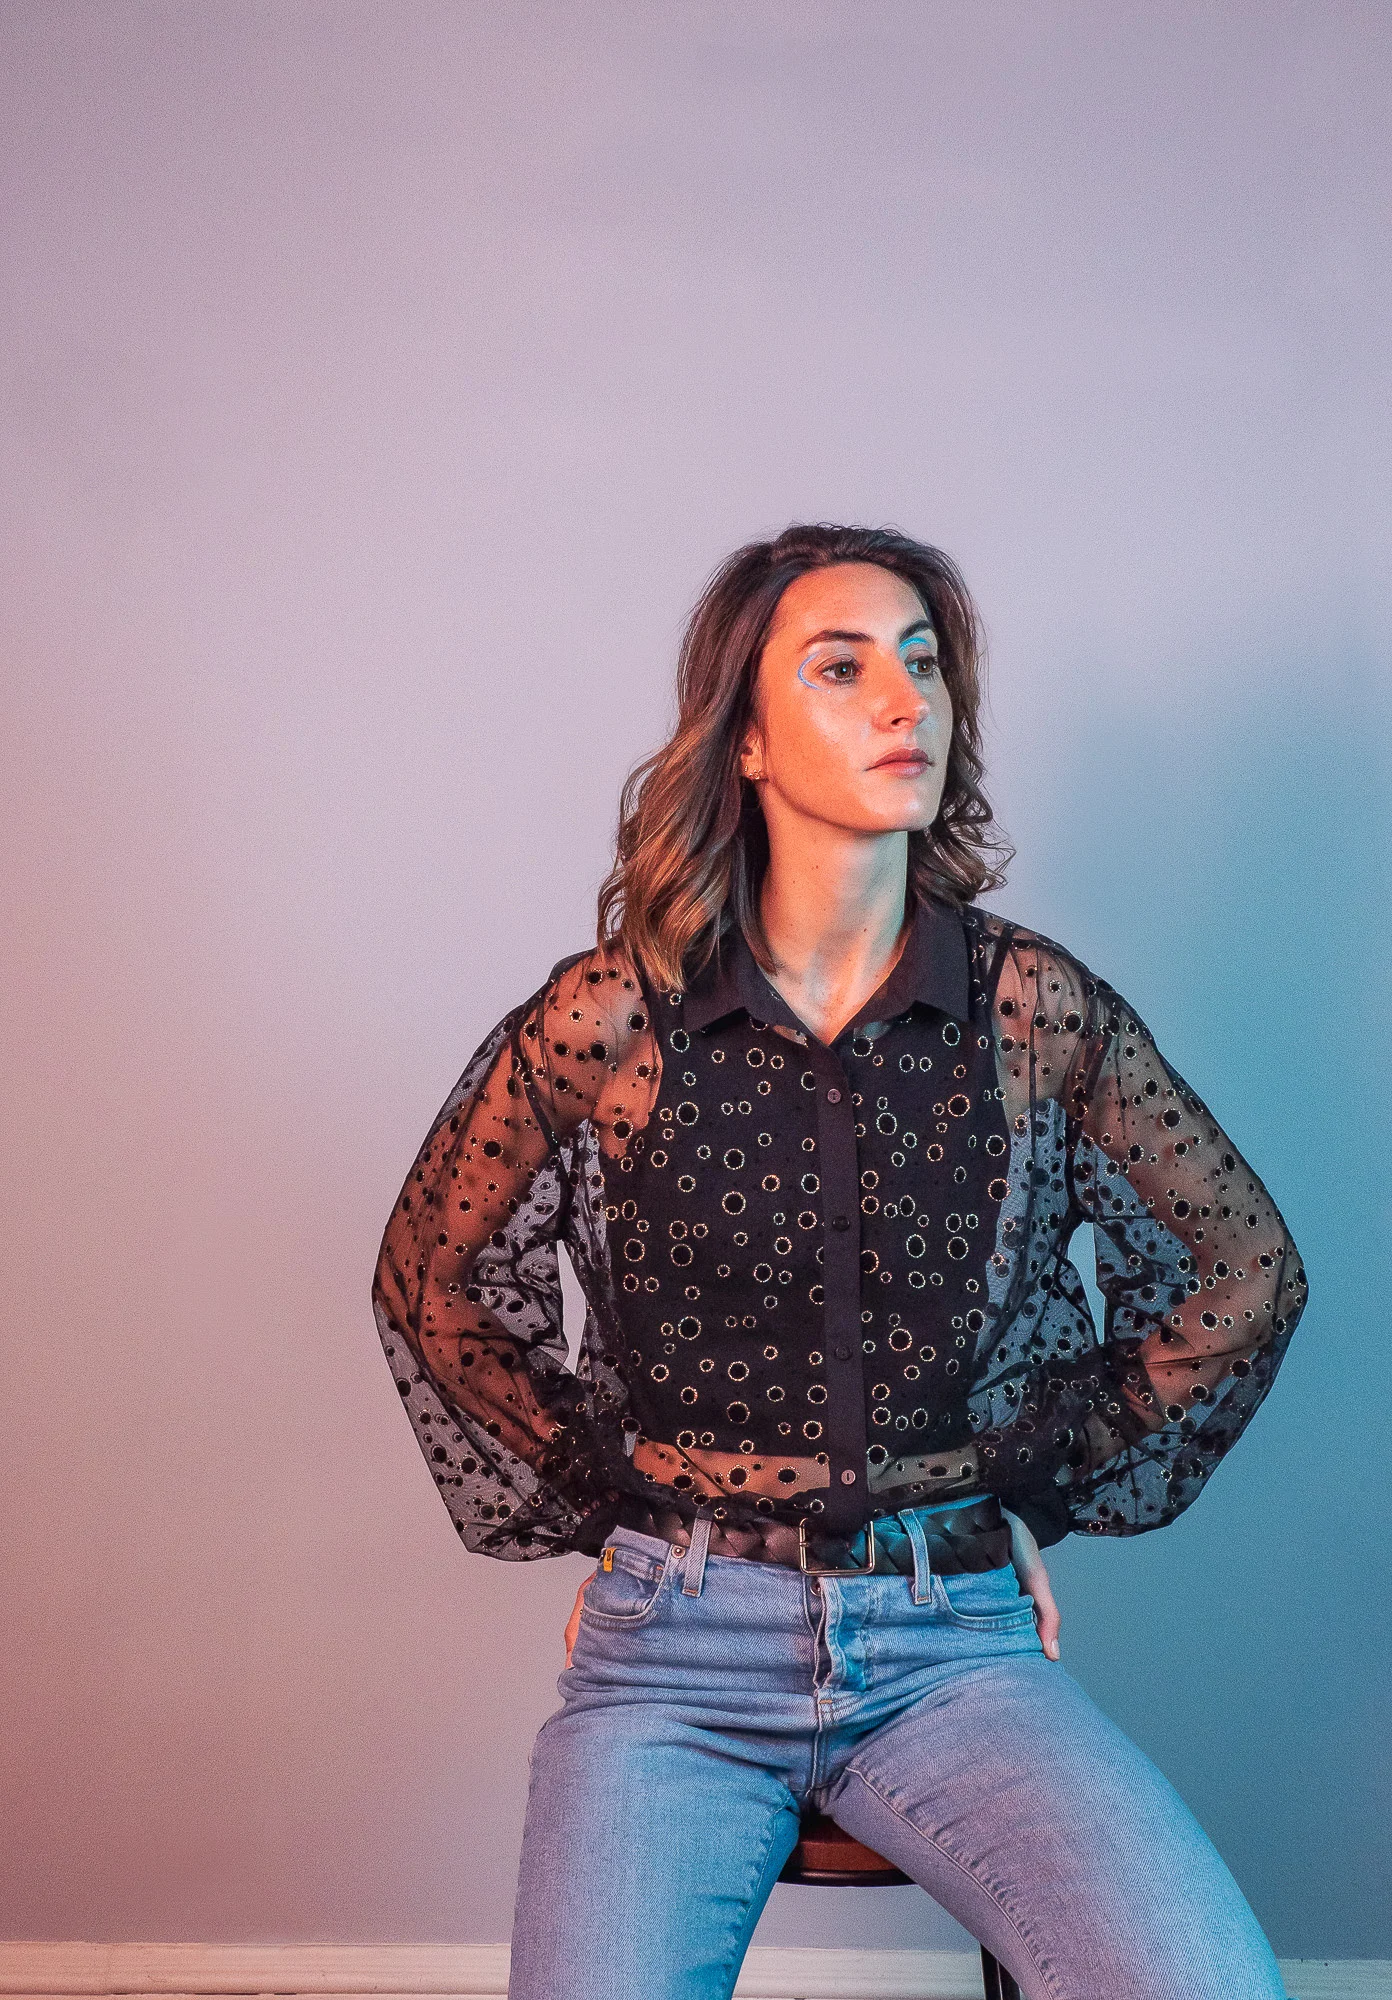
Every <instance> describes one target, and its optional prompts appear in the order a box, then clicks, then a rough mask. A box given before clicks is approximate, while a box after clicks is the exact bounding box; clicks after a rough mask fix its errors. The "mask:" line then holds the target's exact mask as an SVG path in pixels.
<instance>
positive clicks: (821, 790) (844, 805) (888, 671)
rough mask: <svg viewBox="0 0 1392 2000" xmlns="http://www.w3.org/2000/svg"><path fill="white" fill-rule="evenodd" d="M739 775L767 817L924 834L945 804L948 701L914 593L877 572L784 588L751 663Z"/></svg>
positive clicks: (848, 570)
mask: <svg viewBox="0 0 1392 2000" xmlns="http://www.w3.org/2000/svg"><path fill="white" fill-rule="evenodd" d="M755 713H756V716H757V721H756V723H755V724H754V726H753V727H752V728H751V731H750V734H749V737H748V738H747V740H746V743H745V745H744V747H743V750H742V752H741V758H740V770H741V772H742V773H743V775H744V776H745V777H747V778H752V779H754V780H755V781H756V782H757V783H758V785H759V796H760V799H761V801H762V803H763V807H764V813H765V817H768V816H769V815H770V812H771V811H772V812H775V813H778V814H779V816H781V817H787V816H790V815H791V816H793V817H799V818H809V819H814V820H819V821H822V822H824V823H826V824H829V825H833V826H839V827H844V828H846V829H848V830H849V831H852V832H856V833H871V834H873V833H901V832H912V831H914V830H916V829H921V828H926V827H930V826H931V825H932V824H933V821H934V820H935V819H936V818H937V816H938V808H939V806H940V805H941V803H942V794H943V784H944V781H945V779H946V776H947V753H948V748H949V745H950V743H951V740H952V699H951V696H950V695H949V694H948V691H947V688H946V686H945V685H944V682H943V678H942V671H941V668H940V667H939V664H938V640H937V634H936V633H935V632H934V630H933V625H932V621H931V619H930V618H929V616H928V613H927V610H926V609H925V607H924V604H923V601H922V599H921V598H920V597H919V595H918V593H917V591H915V590H914V589H913V588H912V586H911V585H909V584H907V583H905V582H904V580H903V578H902V577H898V576H895V575H894V574H893V572H892V571H890V570H887V569H881V568H880V567H879V566H878V564H875V563H839V564H837V565H836V566H835V567H833V568H830V569H815V570H809V571H808V572H807V573H806V574H805V575H804V576H800V577H798V578H797V579H796V580H795V581H794V582H793V583H790V584H789V585H788V588H787V589H786V590H785V591H784V593H783V595H782V597H781V598H780V599H779V603H778V609H777V611H776V612H775V614H774V620H773V625H772V627H771V628H770V631H769V636H768V639H767V641H766V643H765V646H764V650H763V653H762V655H761V657H760V660H759V670H758V678H757V681H756V685H755Z"/></svg>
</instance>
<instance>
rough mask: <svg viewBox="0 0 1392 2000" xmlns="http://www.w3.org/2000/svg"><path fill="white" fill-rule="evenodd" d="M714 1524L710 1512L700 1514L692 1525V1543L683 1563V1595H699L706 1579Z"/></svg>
mask: <svg viewBox="0 0 1392 2000" xmlns="http://www.w3.org/2000/svg"><path fill="white" fill-rule="evenodd" d="M713 1526H714V1523H713V1521H712V1520H711V1517H710V1515H709V1514H705V1513H702V1514H698V1515H697V1516H696V1519H695V1521H694V1522H693V1523H692V1526H691V1543H690V1546H689V1547H688V1549H687V1551H686V1558H685V1560H684V1562H683V1563H682V1596H683V1597H699V1596H700V1595H701V1591H702V1589H703V1588H704V1587H705V1581H706V1557H707V1556H708V1555H709V1554H710V1538H711V1529H712V1527H713Z"/></svg>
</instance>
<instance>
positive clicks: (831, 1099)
mask: <svg viewBox="0 0 1392 2000" xmlns="http://www.w3.org/2000/svg"><path fill="white" fill-rule="evenodd" d="M840 1102H841V1093H840V1091H839V1090H829V1091H828V1092H827V1103H828V1104H839V1103H840Z"/></svg>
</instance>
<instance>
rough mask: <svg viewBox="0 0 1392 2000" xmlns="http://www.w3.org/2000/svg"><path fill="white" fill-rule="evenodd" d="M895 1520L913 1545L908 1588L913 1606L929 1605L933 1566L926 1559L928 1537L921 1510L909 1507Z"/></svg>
mask: <svg viewBox="0 0 1392 2000" xmlns="http://www.w3.org/2000/svg"><path fill="white" fill-rule="evenodd" d="M896 1518H897V1519H898V1521H899V1524H900V1526H901V1527H902V1528H903V1530H904V1533H905V1534H906V1535H907V1536H908V1538H909V1541H910V1542H911V1543H912V1545H913V1556H914V1566H913V1581H912V1583H911V1584H910V1586H909V1589H910V1591H911V1593H912V1596H913V1601H914V1603H915V1604H930V1603H931V1602H932V1599H933V1565H932V1563H931V1562H930V1561H929V1559H928V1537H927V1535H926V1534H925V1533H924V1532H923V1512H922V1509H921V1508H918V1507H910V1508H908V1509H907V1510H906V1512H904V1513H902V1514H900V1515H898V1516H897V1517H896Z"/></svg>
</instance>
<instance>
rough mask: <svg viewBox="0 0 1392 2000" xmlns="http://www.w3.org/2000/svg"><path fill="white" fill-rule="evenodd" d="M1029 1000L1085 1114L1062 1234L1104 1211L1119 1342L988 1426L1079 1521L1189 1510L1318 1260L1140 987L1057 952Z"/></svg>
mask: <svg viewBox="0 0 1392 2000" xmlns="http://www.w3.org/2000/svg"><path fill="white" fill-rule="evenodd" d="M1046 975H1047V976H1046ZM1030 988H1032V990H1030ZM1019 1001H1020V1004H1019V1005H1018V1006H1017V1008H1016V1010H1015V1012H1014V1014H1013V1016H1012V1018H1013V1019H1014V1020H1017V1021H1020V1023H1021V1025H1022V1027H1023V1026H1024V1024H1025V1023H1028V1024H1029V1027H1028V1034H1027V1036H1026V1035H1023V1034H1022V1035H1021V1036H1020V1038H1019V1046H1020V1047H1021V1048H1025V1047H1027V1049H1028V1060H1029V1063H1030V1065H1031V1067H1032V1070H1033V1072H1034V1082H1035V1090H1036V1097H1043V1096H1047V1097H1051V1098H1056V1100H1057V1102H1058V1104H1059V1106H1060V1107H1061V1108H1062V1110H1063V1112H1064V1113H1065V1115H1066V1142H1065V1158H1064V1177H1065V1181H1066V1186H1065V1189H1064V1191H1063V1194H1064V1201H1065V1203H1066V1215H1065V1217H1064V1218H1063V1223H1062V1229H1063V1236H1062V1240H1063V1241H1064V1242H1065V1243H1066V1240H1067V1236H1068V1234H1070V1233H1071V1229H1072V1226H1073V1224H1074V1222H1076V1221H1077V1220H1088V1221H1091V1222H1092V1224H1093V1228H1094V1235H1095V1238H1096V1242H1097V1283H1098V1288H1099V1290H1100V1291H1101V1292H1102V1294H1103V1297H1104V1300H1105V1302H1106V1323H1105V1327H1104V1330H1103V1338H1102V1341H1101V1343H1100V1345H1097V1346H1094V1347H1092V1348H1091V1349H1090V1350H1085V1351H1084V1352H1082V1353H1079V1354H1076V1355H1070V1356H1061V1355H1055V1356H1054V1357H1052V1358H1051V1359H1050V1360H1048V1361H1046V1362H1045V1363H1044V1364H1043V1365H1042V1366H1041V1367H1040V1368H1039V1369H1038V1370H1037V1371H1036V1372H1035V1373H1034V1374H1033V1375H1032V1376H1030V1377H1028V1378H1026V1380H1025V1381H1024V1382H1023V1383H1022V1384H1021V1420H1020V1422H1018V1423H1017V1424H1014V1425H1011V1426H1008V1427H1005V1428H1002V1429H1000V1430H998V1431H995V1432H983V1433H981V1434H980V1435H979V1436H978V1438H977V1440H976V1443H977V1447H978V1450H979V1451H980V1452H981V1454H982V1459H983V1463H984V1464H985V1465H986V1466H987V1467H988V1468H991V1469H994V1470H995V1471H996V1472H997V1473H998V1474H999V1475H1001V1476H1002V1478H1003V1479H1005V1480H1009V1479H1010V1478H1016V1479H1019V1478H1020V1477H1021V1473H1022V1470H1023V1473H1024V1475H1025V1478H1024V1483H1025V1484H1027V1485H1028V1486H1029V1487H1031V1488H1034V1489H1035V1490H1036V1492H1038V1491H1039V1489H1041V1488H1043V1487H1046V1486H1051V1487H1052V1488H1053V1489H1054V1495H1055V1498H1056V1504H1057V1506H1058V1507H1059V1508H1061V1509H1063V1510H1066V1518H1067V1525H1068V1526H1071V1527H1075V1528H1077V1527H1081V1528H1085V1529H1088V1530H1090V1531H1092V1532H1094V1533H1110V1534H1134V1533H1138V1532H1141V1531H1143V1530H1145V1529H1148V1528H1151V1527H1158V1526H1161V1525H1163V1524H1164V1523H1165V1522H1167V1521H1170V1520H1173V1519H1174V1518H1175V1516H1176V1515H1177V1514H1179V1513H1180V1512H1181V1511H1182V1510H1183V1509H1184V1508H1185V1507H1187V1506H1188V1505H1189V1504H1190V1502H1191V1501H1192V1500H1193V1499H1194V1498H1195V1497H1196V1495H1197V1493H1198V1491H1199V1489H1200V1487H1201V1486H1202V1485H1203V1483H1204V1481H1205V1480H1206V1479H1207V1478H1208V1476H1209V1474H1210V1473H1211V1472H1212V1470H1213V1468H1214V1466H1215V1465H1216V1464H1217V1463H1218V1460H1219V1459H1220V1458H1221V1457H1223V1456H1224V1454H1225V1453H1226V1452H1227V1451H1228V1450H1229V1449H1231V1447H1232V1445H1233V1443H1234V1442H1235V1441H1236V1439H1237V1437H1238V1436H1239V1434H1240V1433H1241V1431H1242V1430H1243V1429H1244V1428H1245V1426H1246V1424H1247V1423H1248V1421H1249V1420H1250V1418H1251V1416H1252V1414H1253V1412H1254V1411H1255V1409H1256V1408H1257V1406H1258V1404H1259V1403H1260V1402H1261V1401H1262V1399H1263V1397H1264V1396H1265V1394H1266V1392H1267V1390H1268V1389H1269V1387H1270V1385H1271V1382H1272V1380H1273V1378H1274V1376H1275V1373H1276V1370H1277V1368H1278V1367H1279V1365H1280V1362H1281V1359H1282V1357H1283V1355H1284V1353H1285V1350H1286V1347H1287V1346H1288V1344H1289V1342H1290V1338H1291V1335H1292V1334H1293V1333H1294V1331H1295V1327H1296V1324H1297V1322H1298V1320H1299V1318H1300V1315H1301V1312H1302V1311H1303V1309H1304V1305H1305V1299H1306V1290H1307V1287H1306V1279H1305V1273H1304V1271H1303V1269H1302V1268H1301V1263H1300V1257H1299V1253H1298V1252H1297V1250H1296V1247H1295V1244H1294V1242H1293V1240H1292V1238H1291V1235H1290V1232H1289V1230H1288V1229H1287V1227H1286V1225H1285V1223H1284V1221H1283V1220H1282V1217H1281V1215H1280V1212H1279V1211H1278V1209H1277V1207H1276V1204H1275V1202H1274V1201H1273V1200H1272V1198H1271V1196H1270V1194H1269V1193H1268V1192H1267V1190H1266V1188H1265V1187H1264V1186H1263V1185H1262V1183H1261V1181H1260V1180H1259V1179H1258V1177H1257V1175H1256V1174H1255V1172H1254V1171H1253V1169H1252V1168H1251V1167H1250V1166H1249V1165H1248V1163H1247V1161H1246V1160H1245V1159H1243V1157H1242V1155H1241V1154H1240V1153H1239V1152H1238V1150H1237V1148H1236V1146H1235V1145H1234V1144H1233V1142H1232V1140H1231V1139H1230V1138H1229V1137H1228V1135H1227V1134H1226V1133H1225V1132H1224V1131H1223V1130H1222V1129H1221V1127H1220V1126H1219V1125H1218V1123H1217V1121H1216V1120H1215V1118H1214V1117H1213V1115H1212V1113H1211V1112H1210V1111H1209V1109H1208V1107H1207V1106H1206V1105H1205V1104H1204V1103H1203V1101H1202V1100H1201V1099H1200V1098H1199V1097H1198V1096H1197V1095H1196V1094H1195V1092H1194V1091H1193V1090H1191V1089H1190V1088H1189V1086H1188V1085H1187V1084H1186V1083H1185V1082H1184V1080H1183V1078H1182V1077H1181V1076H1180V1075H1179V1074H1178V1072H1177V1071H1176V1070H1175V1069H1174V1068H1173V1067H1172V1065H1171V1064H1169V1063H1168V1062H1167V1061H1166V1059H1165V1058H1164V1057H1163V1056H1162V1055H1161V1054H1160V1052H1159V1050H1158V1049H1157V1047H1156V1045H1155V1041H1154V1038H1153V1037H1152V1036H1151V1034H1150V1032H1149V1030H1148V1029H1147V1028H1146V1026H1145V1024H1144V1022H1143V1021H1142V1020H1141V1019H1140V1016H1139V1015H1138V1014H1137V1013H1136V1011H1135V1010H1134V1008H1132V1007H1130V1006H1129V1005H1128V1004H1127V1002H1126V1001H1125V1000H1124V999H1123V998H1122V997H1121V995H1120V994H1118V993H1117V992H1116V991H1115V990H1114V989H1113V988H1112V987H1110V986H1108V985H1107V984H1106V982H1105V981H1103V980H1099V979H1097V978H1096V977H1095V976H1093V975H1090V974H1086V973H1085V972H1083V971H1082V969H1081V968H1078V967H1077V966H1076V964H1073V965H1071V966H1069V965H1067V964H1065V963H1063V962H1061V961H1055V960H1051V959H1050V958H1049V955H1048V954H1047V953H1045V952H1043V951H1037V952H1036V953H1035V954H1034V962H1033V967H1032V979H1031V980H1030V982H1029V986H1027V987H1026V988H1025V990H1023V991H1022V992H1021V993H1020V995H1019ZM1026 1010H1028V1011H1026ZM1022 1454H1028V1456H1027V1458H1022ZM988 1477H989V1470H988ZM1060 1489H1062V1490H1060ZM1026 1511H1027V1512H1028V1511H1029V1510H1028V1508H1027V1510H1026ZM1031 1525H1034V1524H1033V1522H1032V1523H1031Z"/></svg>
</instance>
